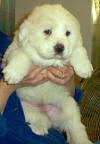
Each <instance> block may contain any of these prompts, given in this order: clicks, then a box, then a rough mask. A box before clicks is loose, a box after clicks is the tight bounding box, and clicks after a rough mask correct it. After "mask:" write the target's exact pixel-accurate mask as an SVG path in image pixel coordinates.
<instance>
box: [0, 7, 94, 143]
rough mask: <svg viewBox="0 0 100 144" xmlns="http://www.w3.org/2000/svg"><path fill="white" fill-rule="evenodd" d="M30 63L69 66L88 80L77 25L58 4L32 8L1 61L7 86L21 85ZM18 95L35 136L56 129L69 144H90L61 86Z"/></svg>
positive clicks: (76, 110) (47, 85)
mask: <svg viewBox="0 0 100 144" xmlns="http://www.w3.org/2000/svg"><path fill="white" fill-rule="evenodd" d="M6 62H8V65H7V66H6ZM32 63H34V64H36V65H39V66H43V67H48V66H64V65H65V64H67V63H70V64H71V65H72V66H73V68H74V70H75V72H76V74H77V75H79V76H80V77H83V78H87V77H90V76H91V73H92V70H93V69H92V65H91V63H90V61H89V59H88V56H87V53H86V50H85V48H84V47H83V45H82V39H81V34H80V26H79V23H78V21H77V20H76V18H75V17H74V16H72V15H71V14H70V13H69V12H68V11H67V10H66V9H64V8H63V7H62V6H60V5H58V4H56V5H44V6H40V7H37V8H35V9H34V10H33V12H32V13H31V14H30V15H29V17H28V18H27V19H26V20H25V21H24V23H23V24H22V25H21V26H20V28H19V30H18V31H16V33H15V37H14V40H13V42H12V44H11V45H10V46H9V48H8V49H7V51H6V53H5V55H4V58H3V64H2V66H3V73H4V77H5V80H6V81H8V83H9V84H16V83H18V82H20V81H21V80H22V79H23V78H24V76H26V75H27V74H28V71H29V69H30V67H31V65H32ZM17 94H18V96H19V97H20V99H21V102H22V105H23V108H24V113H25V117H26V121H29V122H30V123H31V124H30V127H31V128H32V130H33V131H34V132H35V133H37V134H40V135H44V134H47V133H48V129H49V128H50V127H59V128H60V129H61V130H65V131H66V132H67V134H68V136H70V139H69V137H68V141H69V143H70V144H91V142H90V141H89V139H88V136H87V134H86V130H85V127H84V126H83V124H82V123H81V119H80V112H79V108H78V106H77V104H76V102H75V101H74V99H73V98H72V96H70V93H69V92H68V91H67V90H66V88H65V87H64V86H62V85H57V84H55V83H53V82H51V81H48V82H46V83H44V84H41V85H38V86H36V87H25V88H20V89H18V90H17ZM32 104H35V105H36V106H37V105H42V106H41V107H42V108H43V106H44V107H46V106H47V105H49V106H50V105H54V106H56V107H58V109H60V110H61V112H60V114H58V115H57V116H56V115H55V117H50V116H48V115H47V114H46V113H45V112H44V111H43V112H41V111H39V110H37V109H36V108H35V107H34V106H33V105H32Z"/></svg>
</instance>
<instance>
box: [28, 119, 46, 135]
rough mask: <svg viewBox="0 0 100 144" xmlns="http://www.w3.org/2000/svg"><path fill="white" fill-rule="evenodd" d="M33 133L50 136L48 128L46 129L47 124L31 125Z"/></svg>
mask: <svg viewBox="0 0 100 144" xmlns="http://www.w3.org/2000/svg"><path fill="white" fill-rule="evenodd" d="M30 127H31V129H32V131H33V132H34V133H36V134H37V135H46V134H48V128H47V127H46V125H45V123H44V124H43V123H38V122H37V123H34V124H31V125H30Z"/></svg>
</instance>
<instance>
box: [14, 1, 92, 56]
mask: <svg viewBox="0 0 100 144" xmlns="http://www.w3.org/2000/svg"><path fill="white" fill-rule="evenodd" d="M46 3H51V4H54V3H60V4H62V5H63V6H64V7H65V8H67V9H68V10H69V11H70V12H71V13H72V14H73V15H74V16H76V17H77V18H78V20H79V22H80V25H81V33H82V36H83V44H84V46H85V47H86V49H87V51H88V55H89V58H91V50H92V46H91V45H92V44H91V43H92V40H91V38H92V20H91V3H92V2H91V0H16V12H15V14H16V15H15V17H16V26H17V25H18V24H19V23H20V21H21V19H22V18H23V17H24V16H25V15H27V14H28V13H29V12H31V10H32V9H33V8H34V7H35V6H37V5H42V4H46Z"/></svg>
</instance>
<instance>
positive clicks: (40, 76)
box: [17, 64, 48, 87]
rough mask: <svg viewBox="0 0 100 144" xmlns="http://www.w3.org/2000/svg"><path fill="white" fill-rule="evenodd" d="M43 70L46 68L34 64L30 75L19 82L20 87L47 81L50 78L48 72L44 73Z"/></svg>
mask: <svg viewBox="0 0 100 144" xmlns="http://www.w3.org/2000/svg"><path fill="white" fill-rule="evenodd" d="M43 70H44V68H41V67H39V66H36V65H34V64H33V65H32V66H31V68H30V70H29V73H28V75H27V76H26V77H24V79H23V80H22V81H21V82H20V83H19V84H17V85H18V87H25V86H36V85H39V84H42V83H44V82H46V81H47V80H48V79H47V73H46V72H45V73H42V71H43Z"/></svg>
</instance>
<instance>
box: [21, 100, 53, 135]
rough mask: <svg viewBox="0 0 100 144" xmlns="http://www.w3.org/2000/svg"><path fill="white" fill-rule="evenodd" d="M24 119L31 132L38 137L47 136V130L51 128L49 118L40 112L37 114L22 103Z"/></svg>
mask: <svg viewBox="0 0 100 144" xmlns="http://www.w3.org/2000/svg"><path fill="white" fill-rule="evenodd" d="M22 105H23V109H24V114H25V119H26V121H27V122H29V123H30V127H31V129H32V131H33V132H34V133H36V134H38V135H45V134H48V129H49V128H50V127H51V122H50V120H49V118H48V117H47V116H46V115H45V114H44V113H41V112H38V111H36V110H34V109H32V108H31V107H29V106H27V104H26V103H25V102H22Z"/></svg>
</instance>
